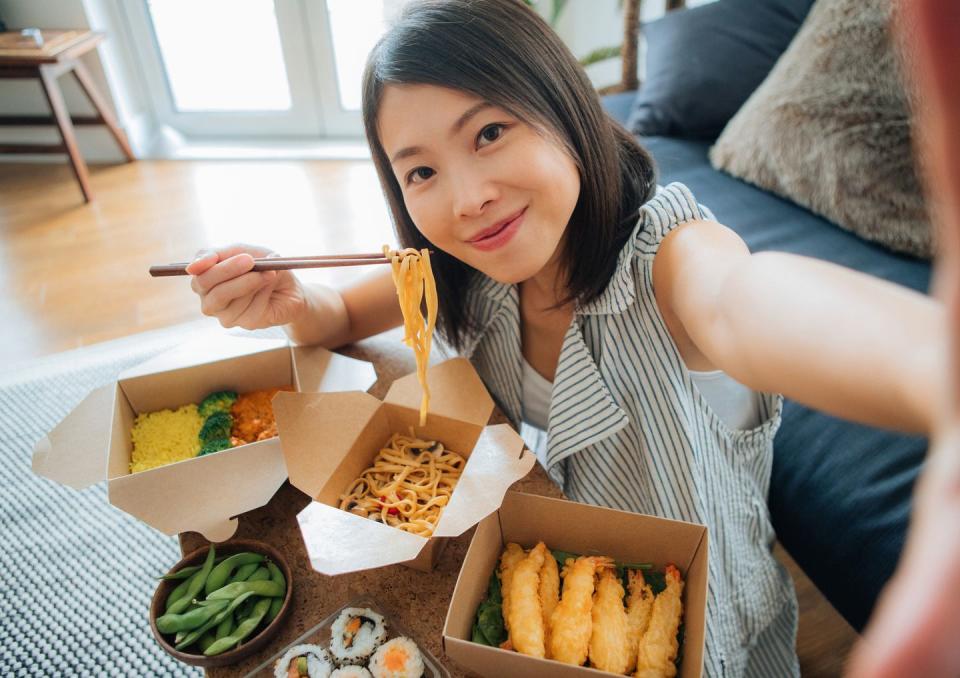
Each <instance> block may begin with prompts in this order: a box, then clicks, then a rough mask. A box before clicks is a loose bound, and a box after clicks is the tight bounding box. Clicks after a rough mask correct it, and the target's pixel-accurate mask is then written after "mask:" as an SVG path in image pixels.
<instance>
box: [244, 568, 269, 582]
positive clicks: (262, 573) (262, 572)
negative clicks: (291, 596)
mask: <svg viewBox="0 0 960 678" xmlns="http://www.w3.org/2000/svg"><path fill="white" fill-rule="evenodd" d="M268 579H270V570H268V569H267V568H265V567H264V566H263V565H261V566H260V567H258V568H257V571H256V572H254V573H253V574H251V575H250V576H249V577H248V578H247V581H267V580H268Z"/></svg>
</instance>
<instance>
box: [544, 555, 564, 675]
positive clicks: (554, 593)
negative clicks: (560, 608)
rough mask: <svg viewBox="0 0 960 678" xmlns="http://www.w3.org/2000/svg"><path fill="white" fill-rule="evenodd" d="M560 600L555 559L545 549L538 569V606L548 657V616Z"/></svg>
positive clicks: (558, 575)
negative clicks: (541, 564)
mask: <svg viewBox="0 0 960 678" xmlns="http://www.w3.org/2000/svg"><path fill="white" fill-rule="evenodd" d="M559 602H560V570H559V568H558V567H557V559H556V558H554V557H553V554H552V553H550V552H549V551H547V554H546V556H545V557H544V559H543V567H542V568H541V569H540V607H541V608H543V644H544V648H545V649H546V651H547V659H550V658H551V657H550V617H551V616H553V611H554V610H555V609H556V608H557V603H559Z"/></svg>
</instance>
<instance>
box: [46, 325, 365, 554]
mask: <svg viewBox="0 0 960 678" xmlns="http://www.w3.org/2000/svg"><path fill="white" fill-rule="evenodd" d="M375 381H376V374H375V372H374V369H373V366H372V365H371V364H370V363H368V362H364V361H360V360H354V359H352V358H347V357H344V356H341V355H337V354H335V353H331V352H330V351H327V350H326V349H323V348H319V347H293V346H290V345H289V344H288V342H287V341H286V340H284V339H253V338H247V337H237V336H230V335H223V334H220V333H216V334H212V335H207V336H203V337H200V338H198V339H195V340H194V341H191V342H188V343H185V344H183V345H181V346H179V347H177V348H175V349H172V350H171V351H168V352H166V353H163V354H161V355H159V356H157V357H155V358H153V359H151V360H149V361H147V362H144V363H142V364H141V365H139V366H137V367H134V368H132V369H129V370H127V371H125V372H123V373H122V374H121V375H120V377H119V378H118V379H117V381H116V382H113V383H110V384H107V385H106V386H103V387H101V388H98V389H96V390H94V391H92V392H91V393H90V394H89V395H88V396H87V397H86V398H85V399H84V400H83V401H81V402H80V404H79V405H77V407H76V408H75V409H74V410H73V411H72V412H70V414H68V415H67V416H66V418H64V420H63V421H61V422H60V423H59V424H58V425H57V426H56V427H55V428H54V429H53V430H52V431H50V433H48V434H47V435H46V436H45V437H43V438H42V439H41V440H40V441H39V442H37V444H36V445H35V447H34V453H33V470H34V473H37V474H38V475H42V476H45V477H47V478H50V479H52V480H55V481H57V482H60V483H62V484H65V485H69V486H70V487H73V488H76V489H82V488H84V487H87V486H89V485H92V484H94V483H97V482H99V481H101V480H104V479H106V480H107V494H108V497H109V500H110V503H111V504H113V505H114V506H116V507H117V508H119V509H121V510H123V511H126V512H127V513H130V514H131V515H133V516H135V517H137V518H139V519H140V520H142V521H143V522H145V523H147V524H148V525H150V526H152V527H154V528H156V529H158V530H160V531H161V532H163V533H165V534H169V535H173V534H178V533H180V532H187V531H195V532H199V533H201V534H203V535H204V536H205V537H206V538H207V539H208V540H210V541H224V540H226V539H228V538H230V537H231V536H232V535H233V533H234V532H235V531H236V528H237V520H236V518H235V517H236V516H237V515H239V514H241V513H244V512H246V511H250V510H252V509H255V508H258V507H260V506H263V505H264V504H266V503H267V502H268V501H269V500H270V498H271V497H272V496H273V494H274V493H275V492H276V491H277V489H278V488H279V487H280V485H282V484H283V482H284V481H285V480H286V478H287V472H286V467H285V466H284V460H283V454H282V453H281V451H280V444H279V442H278V440H277V438H276V437H275V434H276V432H275V424H274V423H273V421H272V410H271V408H270V402H269V400H270V398H271V397H272V395H273V393H274V392H275V391H276V390H278V389H291V390H293V391H298V392H311V391H337V390H354V389H367V388H369V387H370V386H372V385H373V383H374V382H375Z"/></svg>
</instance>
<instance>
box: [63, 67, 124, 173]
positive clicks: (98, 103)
mask: <svg viewBox="0 0 960 678" xmlns="http://www.w3.org/2000/svg"><path fill="white" fill-rule="evenodd" d="M73 77H75V78H76V79H77V82H78V83H80V87H81V88H82V89H83V91H84V92H85V93H86V95H87V98H88V99H90V103H92V104H93V107H94V108H95V109H97V113H99V114H100V117H101V118H103V123H104V124H105V125H106V126H107V129H109V130H110V134H112V135H113V138H114V139H116V140H117V144H118V145H119V146H120V150H122V151H123V154H124V155H125V156H126V157H127V161H128V162H132V161H134V160H136V158H135V157H134V155H133V150H132V149H131V148H130V144H129V143H128V142H127V135H126V134H124V133H123V130H122V129H120V125H119V124H118V123H117V119H116V118H115V117H114V116H113V113H112V112H111V111H110V107H109V106H107V104H106V102H104V100H103V97H101V96H100V92H99V91H97V88H96V87H94V85H93V79H92V78H91V77H90V74H89V72H88V71H87V67H86V66H84V65H83V62H82V61H80V60H79V59H76V60H74V65H73Z"/></svg>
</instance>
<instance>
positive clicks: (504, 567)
mask: <svg viewBox="0 0 960 678" xmlns="http://www.w3.org/2000/svg"><path fill="white" fill-rule="evenodd" d="M526 555H527V554H526V553H524V552H523V548H521V546H520V544H514V543H510V544H507V547H506V548H505V549H504V550H503V553H502V554H500V595H501V596H502V597H503V609H504V610H508V609H510V582H511V581H513V568H514V567H516V565H517V563H519V562H520V561H521V560H523V559H524V558H525V557H526ZM503 624H504V626H505V627H506V629H507V631H509V630H510V622H508V621H507V616H506V615H504V616H503Z"/></svg>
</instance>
